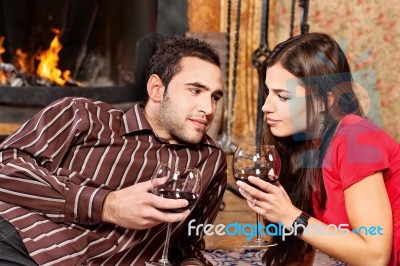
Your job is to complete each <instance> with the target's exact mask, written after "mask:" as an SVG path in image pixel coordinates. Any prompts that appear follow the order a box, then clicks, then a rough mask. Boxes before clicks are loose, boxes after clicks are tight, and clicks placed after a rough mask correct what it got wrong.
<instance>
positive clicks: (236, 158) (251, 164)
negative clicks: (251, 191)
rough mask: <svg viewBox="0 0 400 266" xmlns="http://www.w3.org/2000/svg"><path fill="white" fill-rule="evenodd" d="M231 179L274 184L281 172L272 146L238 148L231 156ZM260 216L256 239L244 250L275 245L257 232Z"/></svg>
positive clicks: (247, 182)
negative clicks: (253, 178)
mask: <svg viewBox="0 0 400 266" xmlns="http://www.w3.org/2000/svg"><path fill="white" fill-rule="evenodd" d="M232 163H233V165H232V168H233V177H234V178H235V180H236V181H238V180H240V181H243V182H245V183H246V184H249V185H250V186H253V187H255V188H257V189H260V188H259V187H257V186H255V185H253V184H252V183H250V182H249V181H248V177H249V176H255V177H258V178H260V179H262V180H264V181H267V182H270V183H275V182H276V181H278V177H279V173H280V170H281V161H280V158H279V155H278V153H277V152H276V149H275V147H274V146H273V145H256V146H239V147H238V148H237V149H236V151H235V154H234V155H233V161H232ZM259 224H260V215H259V214H258V213H257V226H256V232H257V237H256V239H254V240H251V241H250V242H247V243H246V244H244V248H248V249H263V248H267V247H271V246H275V245H277V244H276V243H271V242H269V241H266V240H264V239H263V238H262V237H261V234H260V232H259Z"/></svg>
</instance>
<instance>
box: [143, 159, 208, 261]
mask: <svg viewBox="0 0 400 266" xmlns="http://www.w3.org/2000/svg"><path fill="white" fill-rule="evenodd" d="M151 182H152V185H153V188H152V192H153V194H155V195H158V196H160V197H163V198H169V199H186V200H187V201H188V202H189V205H188V206H187V207H185V208H178V209H168V210H164V211H165V212H183V211H185V210H187V209H189V208H191V207H192V206H193V205H194V204H195V203H196V200H197V199H198V197H199V195H200V192H201V175H200V170H199V169H197V168H194V167H186V166H182V165H177V164H168V163H161V164H160V165H158V167H157V168H156V170H155V172H154V174H153V177H152V178H151ZM171 229H172V224H171V223H168V226H167V235H166V239H165V244H164V249H163V254H162V257H161V259H160V260H158V261H146V265H149V266H173V264H172V263H171V262H169V261H168V249H169V240H170V235H171Z"/></svg>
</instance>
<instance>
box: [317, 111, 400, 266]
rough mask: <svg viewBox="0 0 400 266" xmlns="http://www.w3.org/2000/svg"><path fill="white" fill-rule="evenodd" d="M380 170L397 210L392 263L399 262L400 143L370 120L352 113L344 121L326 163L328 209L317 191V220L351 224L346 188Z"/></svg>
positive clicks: (395, 212)
mask: <svg viewBox="0 0 400 266" xmlns="http://www.w3.org/2000/svg"><path fill="white" fill-rule="evenodd" d="M377 171H382V173H383V177H384V180H385V186H386V190H387V192H388V195H389V199H390V203H391V207H392V213H393V223H394V228H393V230H394V231H393V238H394V239H393V252H392V258H391V261H390V264H389V265H397V264H396V262H397V261H398V259H399V258H398V252H399V250H400V197H399V196H400V144H399V143H397V142H396V140H394V139H393V138H391V137H390V136H389V135H388V134H387V133H385V132H384V131H383V130H382V129H380V128H378V127H377V126H376V125H374V124H373V123H371V122H370V121H368V120H366V119H363V118H361V117H359V116H356V115H348V116H346V117H345V118H343V120H342V121H341V123H340V125H339V128H338V131H337V133H336V135H335V137H334V138H333V140H332V143H331V146H330V147H329V149H328V151H327V153H326V155H325V158H324V162H323V169H322V173H323V178H324V183H325V189H326V193H327V202H326V209H325V210H324V211H321V210H318V208H317V207H318V201H317V198H318V195H316V194H314V197H313V199H314V201H313V204H314V213H315V217H316V218H317V219H319V220H321V221H323V222H324V223H327V224H336V225H339V224H350V223H349V220H348V217H347V213H346V206H345V202H344V190H345V189H347V188H348V187H350V186H351V185H353V184H355V183H357V182H358V181H360V180H361V179H363V178H365V177H366V176H369V175H371V174H373V173H375V172H377ZM377 215H379V214H377ZM377 226H378V225H377ZM383 233H384V231H383Z"/></svg>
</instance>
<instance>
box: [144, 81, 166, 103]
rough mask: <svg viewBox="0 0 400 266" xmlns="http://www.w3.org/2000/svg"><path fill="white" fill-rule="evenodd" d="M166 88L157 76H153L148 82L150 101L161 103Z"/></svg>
mask: <svg viewBox="0 0 400 266" xmlns="http://www.w3.org/2000/svg"><path fill="white" fill-rule="evenodd" d="M164 89H165V86H164V84H163V82H162V80H161V79H160V77H159V76H158V75H156V74H152V75H151V76H150V78H149V80H148V81H147V93H148V94H149V99H150V100H152V101H153V102H160V101H161V100H162V98H163V95H164Z"/></svg>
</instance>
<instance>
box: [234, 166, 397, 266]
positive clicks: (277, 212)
mask: <svg viewBox="0 0 400 266" xmlns="http://www.w3.org/2000/svg"><path fill="white" fill-rule="evenodd" d="M249 180H251V182H252V183H253V184H255V185H257V186H259V187H260V188H261V189H263V190H264V191H265V192H263V191H260V190H258V189H255V188H252V187H251V186H248V185H246V184H244V183H243V182H240V181H239V182H238V185H239V187H240V188H241V189H242V190H244V191H243V192H242V194H243V196H245V197H246V198H247V200H248V204H249V206H250V208H252V209H253V210H254V211H256V212H258V213H259V214H260V215H263V216H264V217H265V218H266V219H267V220H269V221H271V222H274V223H279V222H281V223H282V224H284V225H291V224H292V223H293V221H294V220H295V218H296V217H297V216H299V215H300V213H301V211H300V210H299V209H297V208H296V207H295V206H293V204H292V203H291V201H290V199H289V196H288V195H287V194H286V191H285V190H284V188H283V187H282V186H281V185H280V184H277V185H276V186H275V185H272V184H269V183H267V182H264V181H262V180H260V179H257V178H251V179H249ZM344 195H345V204H346V211H347V215H348V218H349V221H350V226H351V227H352V228H359V227H361V226H365V227H367V228H368V227H370V226H374V227H376V228H378V226H379V227H380V228H382V230H380V232H381V233H382V235H380V234H379V233H378V231H375V235H372V234H366V233H365V232H364V231H363V232H361V233H360V234H359V235H358V234H356V233H353V232H350V231H345V230H342V231H337V232H336V233H334V234H333V233H332V232H333V231H334V228H333V227H327V225H326V224H324V223H322V222H321V221H319V220H317V219H315V218H310V220H309V222H308V226H307V229H310V230H311V228H316V227H319V228H320V230H319V231H318V232H319V233H316V234H308V233H307V230H305V232H304V233H303V234H302V235H301V236H299V237H301V238H302V239H303V240H304V241H306V242H307V243H309V244H310V245H312V246H314V247H315V248H317V249H319V250H321V251H322V252H324V253H326V254H328V255H330V256H332V257H334V258H337V259H338V260H341V261H343V262H345V263H348V264H351V265H363V266H364V265H387V263H388V262H389V260H390V255H391V250H392V238H393V232H392V228H393V223H392V213H391V208H390V202H389V198H388V195H387V192H386V188H385V184H384V180H383V176H382V173H381V172H377V173H375V174H372V175H370V176H367V177H365V178H364V179H362V180H361V181H359V182H357V183H355V184H353V185H352V186H350V187H349V188H348V189H346V190H345V192H344ZM254 199H257V201H256V205H255V206H253V200H254ZM313 232H314V231H313ZM321 232H325V233H321Z"/></svg>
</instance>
